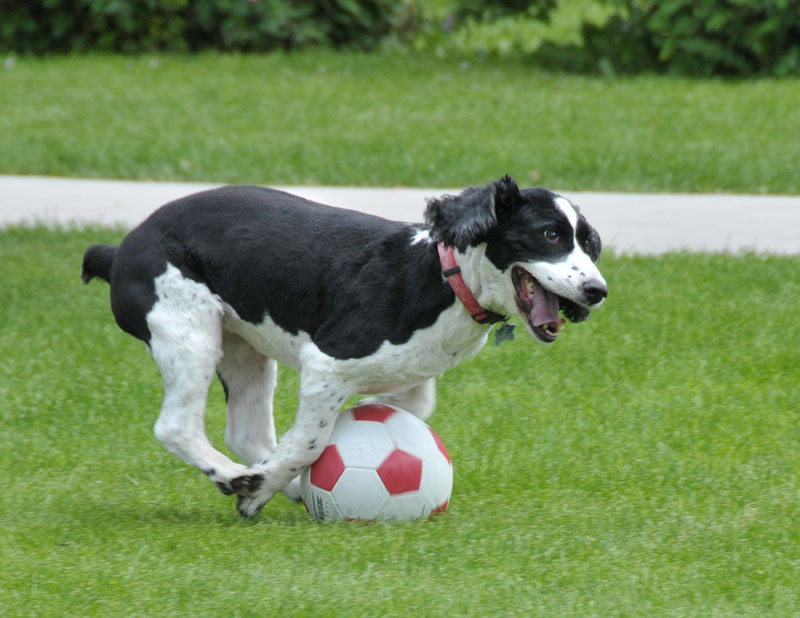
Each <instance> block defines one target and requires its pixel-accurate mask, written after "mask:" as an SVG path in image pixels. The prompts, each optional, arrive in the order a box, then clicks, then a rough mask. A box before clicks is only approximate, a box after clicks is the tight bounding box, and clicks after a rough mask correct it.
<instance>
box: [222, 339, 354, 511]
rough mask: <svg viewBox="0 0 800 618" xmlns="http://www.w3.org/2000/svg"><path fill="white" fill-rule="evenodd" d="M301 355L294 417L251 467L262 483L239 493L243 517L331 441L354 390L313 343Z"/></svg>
mask: <svg viewBox="0 0 800 618" xmlns="http://www.w3.org/2000/svg"><path fill="white" fill-rule="evenodd" d="M300 358H301V362H302V370H301V372H300V401H299V405H298V409H297V416H296V418H295V421H294V424H293V425H292V427H291V429H289V431H288V432H286V434H285V435H284V436H283V437H282V438H281V440H280V442H279V443H278V446H277V447H276V449H275V451H274V452H273V453H272V455H271V456H270V458H269V459H268V460H267V461H265V462H263V463H261V464H259V465H256V466H254V467H255V468H256V469H258V470H260V471H261V472H262V474H263V475H264V482H263V483H262V485H261V486H260V487H259V488H258V490H257V491H255V492H252V493H250V494H248V495H240V496H238V498H237V502H236V507H237V509H238V511H239V514H240V515H241V516H242V517H246V518H250V517H253V516H255V515H256V514H257V513H258V512H259V511H260V510H261V509H262V508H263V507H264V505H265V504H266V503H267V502H269V500H270V499H271V498H272V496H274V495H275V494H276V493H277V492H279V491H281V490H282V489H284V488H285V487H286V486H287V484H289V483H290V482H291V481H292V480H293V479H294V478H295V477H297V476H298V475H299V474H300V473H301V472H302V471H303V469H304V468H305V467H307V466H309V465H311V464H312V463H314V462H315V461H316V460H317V459H318V458H319V456H320V454H321V453H322V451H323V450H324V449H325V447H326V446H327V444H328V441H329V440H330V437H331V432H332V431H333V424H334V421H335V420H336V415H337V414H338V412H339V410H341V408H342V405H343V404H344V402H345V401H346V400H347V398H348V397H350V396H351V395H353V394H354V393H355V392H356V388H355V387H354V386H353V385H352V383H351V382H350V381H349V380H348V379H347V378H345V377H343V376H341V375H337V372H336V362H337V361H336V360H335V359H333V358H331V357H329V356H327V355H326V354H323V353H322V352H320V351H319V349H318V348H317V347H316V346H315V345H314V344H313V343H307V344H305V345H304V346H303V349H302V350H301V353H300Z"/></svg>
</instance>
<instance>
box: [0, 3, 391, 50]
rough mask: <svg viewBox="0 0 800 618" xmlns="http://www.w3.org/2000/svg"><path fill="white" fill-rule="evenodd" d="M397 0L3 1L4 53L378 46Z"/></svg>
mask: <svg viewBox="0 0 800 618" xmlns="http://www.w3.org/2000/svg"><path fill="white" fill-rule="evenodd" d="M403 6H404V5H403V3H398V2H394V1H393V0H329V1H325V0H306V1H298V0H25V2H20V1H19V0H0V16H2V18H1V20H0V50H3V51H7V52H8V51H11V52H17V53H34V54H44V53H51V52H71V51H86V50H90V49H97V50H104V51H116V52H127V53H135V52H143V51H156V50H164V51H167V50H168V51H184V50H190V51H197V50H202V49H209V48H213V49H219V50H223V51H268V50H272V49H276V48H283V49H293V48H296V47H302V46H308V45H318V44H326V45H332V46H335V47H345V46H353V47H360V48H364V49H369V48H371V47H374V46H375V45H376V44H377V43H378V42H379V41H380V40H381V39H382V38H383V37H384V36H385V35H386V34H387V33H389V31H390V30H391V28H392V26H393V24H394V23H395V22H394V20H395V19H396V15H397V14H398V12H400V11H401V10H402V8H403Z"/></svg>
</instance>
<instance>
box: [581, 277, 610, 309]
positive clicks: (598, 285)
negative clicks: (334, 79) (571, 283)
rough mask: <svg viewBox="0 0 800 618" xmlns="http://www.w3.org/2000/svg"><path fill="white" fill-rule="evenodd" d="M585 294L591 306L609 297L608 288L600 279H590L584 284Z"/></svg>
mask: <svg viewBox="0 0 800 618" xmlns="http://www.w3.org/2000/svg"><path fill="white" fill-rule="evenodd" d="M583 294H584V295H585V296H586V300H587V301H588V302H589V304H590V305H596V304H597V303H599V302H600V301H602V300H603V299H604V298H605V297H606V296H608V288H607V287H606V284H605V283H604V282H602V281H600V280H599V279H589V280H588V281H587V282H586V283H584V284H583Z"/></svg>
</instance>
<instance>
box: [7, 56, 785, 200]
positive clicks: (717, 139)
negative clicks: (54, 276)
mask: <svg viewBox="0 0 800 618" xmlns="http://www.w3.org/2000/svg"><path fill="white" fill-rule="evenodd" d="M10 66H11V68H8V69H0V109H2V110H3V112H2V114H0V173H6V174H11V173H13V174H46V175H63V176H83V177H112V178H133V179H161V180H197V181H217V182H244V183H259V184H315V183H322V184H331V185H383V186H394V185H407V186H439V187H458V186H465V185H471V184H478V183H481V182H485V181H487V180H489V179H491V178H495V177H497V176H499V175H501V174H503V173H506V172H508V173H511V174H513V175H514V176H516V177H517V178H518V179H519V180H520V182H522V183H523V184H543V185H546V186H550V187H553V188H556V189H562V190H566V189H570V190H637V191H690V192H691V191H731V192H748V193H760V192H769V193H795V194H796V193H800V175H798V174H797V173H796V169H797V161H798V159H799V158H800V146H798V141H797V139H795V136H796V135H798V134H800V106H798V105H797V101H798V100H800V80H796V79H794V80H789V79H787V80H756V81H741V82H735V81H730V82H726V81H717V80H689V79H679V78H672V77H654V76H644V77H636V78H618V79H611V78H602V77H585V76H569V75H561V74H548V73H546V72H543V71H541V70H538V69H534V68H532V67H529V66H526V65H525V64H522V63H520V62H517V61H511V60H509V61H501V60H487V61H484V62H480V61H475V60H471V61H469V62H461V61H460V60H436V59H432V58H428V57H423V56H420V55H413V54H412V55H401V54H399V53H395V54H378V55H361V54H356V53H343V54H333V53H329V52H321V51H320V52H305V53H301V54H295V55H291V56H286V55H281V54H275V55H268V56H258V57H256V56H222V55H202V56H199V57H188V56H164V57H104V56H73V57H50V58H44V59H35V58H18V59H16V62H15V63H13V64H10Z"/></svg>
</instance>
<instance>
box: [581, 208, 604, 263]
mask: <svg viewBox="0 0 800 618" xmlns="http://www.w3.org/2000/svg"><path fill="white" fill-rule="evenodd" d="M581 218H583V215H581ZM583 220H584V221H586V219H585V218H583ZM586 225H587V226H588V227H589V237H588V238H587V239H586V253H588V254H589V257H590V258H591V259H592V262H596V261H597V260H598V259H600V252H601V251H602V250H603V241H602V240H600V234H598V233H597V230H596V229H594V228H593V227H592V226H591V225H589V223H588V222H587V223H586Z"/></svg>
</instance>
